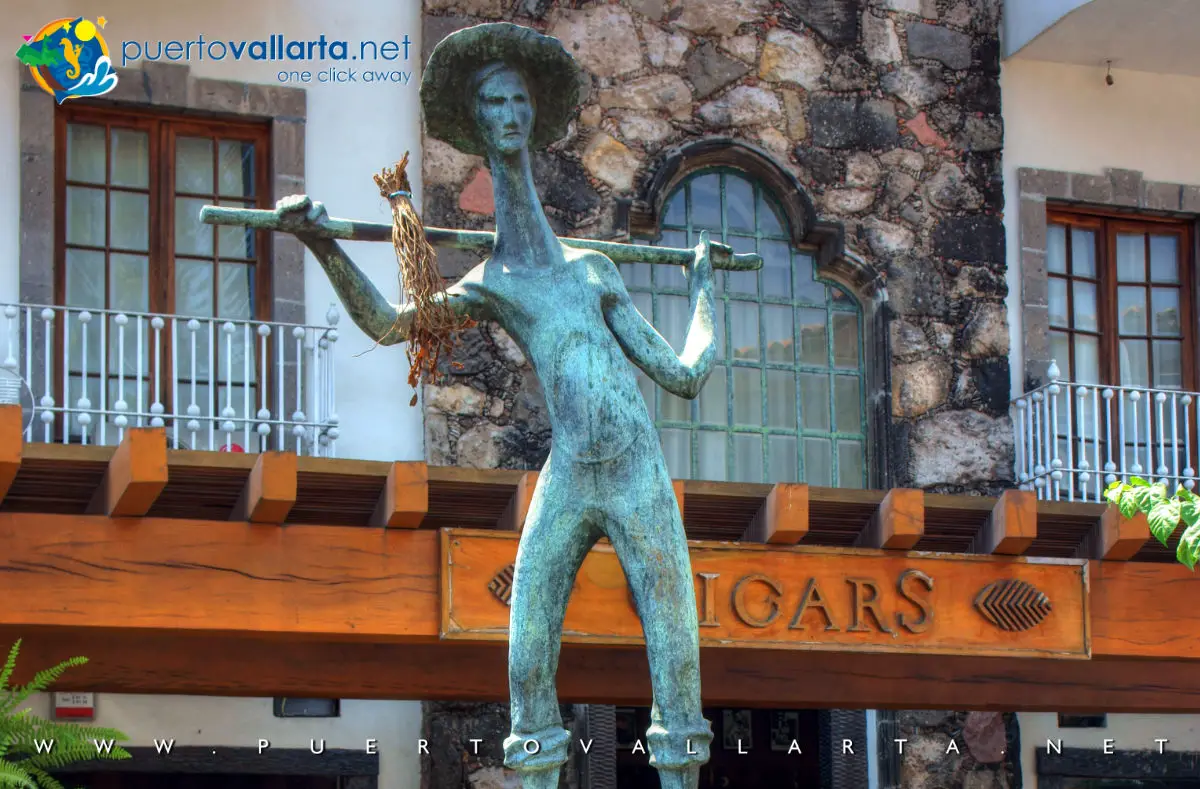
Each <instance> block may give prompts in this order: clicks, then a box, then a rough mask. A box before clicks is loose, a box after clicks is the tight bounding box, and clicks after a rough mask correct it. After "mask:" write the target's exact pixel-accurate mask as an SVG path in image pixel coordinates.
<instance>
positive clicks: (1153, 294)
mask: <svg viewBox="0 0 1200 789" xmlns="http://www.w3.org/2000/svg"><path fill="white" fill-rule="evenodd" d="M1150 304H1151V306H1152V307H1153V311H1154V334H1156V335H1157V336H1159V337H1178V336H1179V328H1180V325H1181V321H1180V320H1179V290H1178V289H1176V288H1152V289H1151V291H1150Z"/></svg>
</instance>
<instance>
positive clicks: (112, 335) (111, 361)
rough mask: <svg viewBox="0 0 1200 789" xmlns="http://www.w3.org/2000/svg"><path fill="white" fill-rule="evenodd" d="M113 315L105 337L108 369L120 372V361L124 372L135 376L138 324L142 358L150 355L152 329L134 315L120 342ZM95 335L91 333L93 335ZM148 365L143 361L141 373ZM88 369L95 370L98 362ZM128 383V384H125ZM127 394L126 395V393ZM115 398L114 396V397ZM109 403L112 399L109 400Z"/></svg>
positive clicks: (119, 332)
mask: <svg viewBox="0 0 1200 789" xmlns="http://www.w3.org/2000/svg"><path fill="white" fill-rule="evenodd" d="M116 317H117V316H115V315H113V316H112V317H110V318H109V321H108V329H107V337H108V365H107V366H108V371H109V373H111V374H112V375H116V374H117V373H119V372H122V361H123V362H124V368H123V371H124V374H125V375H128V376H135V375H137V372H138V359H137V346H138V342H137V340H138V334H137V333H138V324H139V323H141V327H142V359H143V360H145V359H148V358H149V357H150V335H151V334H152V333H153V330H152V329H151V328H150V326H149V322H148V321H146V320H145V319H143V318H141V317H140V316H135V317H133V318H130V319H129V323H127V324H125V335H124V343H122V341H121V340H122V336H121V327H120V326H118V325H117V320H116ZM96 323H97V326H96V330H97V331H99V325H98V324H99V321H97V322H96ZM95 336H96V335H93V337H95ZM93 337H89V338H88V342H89V343H92V342H93ZM122 345H124V350H125V355H124V357H122V356H121V347H122ZM95 346H96V347H97V348H99V347H100V342H99V339H98V338H97V339H96V340H95ZM147 368H148V365H146V364H145V362H144V361H143V364H142V374H143V376H144V375H145V374H146V372H147ZM89 369H90V370H92V371H96V370H99V369H100V364H99V362H98V361H97V362H95V363H89ZM127 385H128V384H127ZM127 396H128V395H127ZM114 399H115V398H114ZM109 402H110V403H111V402H112V400H109Z"/></svg>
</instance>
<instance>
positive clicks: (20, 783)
mask: <svg viewBox="0 0 1200 789" xmlns="http://www.w3.org/2000/svg"><path fill="white" fill-rule="evenodd" d="M0 786H2V787H11V788H12V789H38V786H37V784H35V783H34V782H33V779H32V778H30V777H29V774H28V773H26V772H25V771H24V770H22V769H21V768H20V767H17V766H16V765H15V764H11V763H10V762H6V761H3V760H0Z"/></svg>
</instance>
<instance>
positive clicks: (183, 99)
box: [14, 61, 307, 323]
mask: <svg viewBox="0 0 1200 789" xmlns="http://www.w3.org/2000/svg"><path fill="white" fill-rule="evenodd" d="M14 65H15V66H17V67H20V74H21V92H20V101H19V112H20V132H19V133H20V146H21V172H20V179H21V214H20V222H21V245H20V252H19V254H20V296H19V298H20V300H21V301H23V302H27V303H34V304H50V303H53V301H54V279H53V278H54V270H53V269H54V267H53V266H51V265H48V263H49V262H51V261H53V260H54V155H55V154H54V99H53V98H52V97H51V96H49V95H47V94H46V93H45V92H43V91H42V90H41V88H39V87H38V85H37V84H36V83H34V82H33V79H32V78H31V77H30V76H29V69H27V68H25V67H23V66H21V64H19V63H16V64H14ZM80 101H86V102H87V103H89V104H94V105H97V106H112V107H121V106H125V107H138V108H142V109H147V108H149V109H162V110H167V111H171V112H176V113H184V114H195V115H197V116H208V117H222V116H223V117H235V118H262V119H270V121H271V151H270V153H271V177H272V178H273V187H272V188H273V191H274V197H275V199H278V198H280V197H284V196H286V195H291V194H299V193H302V192H303V191H304V138H305V124H306V119H307V96H306V94H305V92H304V90H303V89H302V88H291V87H284V86H281V85H258V84H254V83H248V82H234V81H229V80H220V79H207V78H204V77H197V76H195V75H194V74H192V73H191V69H190V68H189V67H188V66H187V65H184V64H180V63H157V62H147V61H142V62H141V63H139V65H138V66H137V67H134V68H126V69H122V70H121V75H120V79H119V80H118V82H117V87H116V89H115V90H113V91H112V92H111V93H108V94H106V95H105V96H103V97H102V98H98V99H90V100H80ZM270 256H271V298H272V304H271V319H272V320H276V321H282V322H287V323H304V322H305V308H304V246H303V245H302V244H301V243H300V242H299V241H297V240H296V239H295V238H293V237H292V236H288V235H284V234H274V237H273V238H272V239H271V247H270Z"/></svg>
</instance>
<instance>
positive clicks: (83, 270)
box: [66, 249, 107, 310]
mask: <svg viewBox="0 0 1200 789" xmlns="http://www.w3.org/2000/svg"><path fill="white" fill-rule="evenodd" d="M66 274H67V276H66V279H67V293H66V305H67V306H68V307H87V308H88V309H93V310H102V309H104V307H105V305H106V304H107V302H106V301H105V292H104V253H103V252H93V251H91V250H86V249H68V250H67V272H66Z"/></svg>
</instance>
